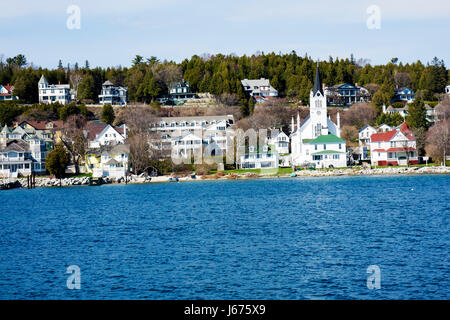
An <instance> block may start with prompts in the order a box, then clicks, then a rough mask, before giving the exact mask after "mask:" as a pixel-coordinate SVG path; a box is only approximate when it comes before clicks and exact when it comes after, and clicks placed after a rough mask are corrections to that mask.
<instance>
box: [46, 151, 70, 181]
mask: <svg viewBox="0 0 450 320" xmlns="http://www.w3.org/2000/svg"><path fill="white" fill-rule="evenodd" d="M69 161H70V157H69V154H68V153H67V151H66V150H65V149H64V147H63V146H61V145H57V146H56V147H55V149H53V150H52V151H50V152H49V154H48V155H47V158H45V168H46V169H47V170H48V172H50V174H51V175H54V176H55V177H56V178H57V179H61V178H62V177H64V174H65V171H66V168H67V165H68V164H69Z"/></svg>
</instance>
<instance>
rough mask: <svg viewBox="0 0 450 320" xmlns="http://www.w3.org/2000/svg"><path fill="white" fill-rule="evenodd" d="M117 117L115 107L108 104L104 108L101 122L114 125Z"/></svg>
mask: <svg viewBox="0 0 450 320" xmlns="http://www.w3.org/2000/svg"><path fill="white" fill-rule="evenodd" d="M115 118H116V116H115V114H114V109H113V107H112V106H111V105H110V104H109V103H108V104H105V105H104V106H103V108H102V113H101V115H100V120H101V121H103V122H104V123H107V124H111V125H112V124H113V122H114V120H115Z"/></svg>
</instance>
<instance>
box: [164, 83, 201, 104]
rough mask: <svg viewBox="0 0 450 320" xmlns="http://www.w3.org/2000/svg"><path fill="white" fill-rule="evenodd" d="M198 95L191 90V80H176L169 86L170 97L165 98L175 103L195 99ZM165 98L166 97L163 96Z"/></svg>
mask: <svg viewBox="0 0 450 320" xmlns="http://www.w3.org/2000/svg"><path fill="white" fill-rule="evenodd" d="M195 97H196V95H195V93H193V92H192V91H191V87H190V85H189V82H184V81H180V82H174V83H172V84H170V86H169V97H168V98H167V97H166V98H165V100H166V101H164V102H167V100H171V101H173V102H174V103H175V104H179V103H184V102H186V101H187V100H189V99H194V98H195ZM163 99H164V98H163Z"/></svg>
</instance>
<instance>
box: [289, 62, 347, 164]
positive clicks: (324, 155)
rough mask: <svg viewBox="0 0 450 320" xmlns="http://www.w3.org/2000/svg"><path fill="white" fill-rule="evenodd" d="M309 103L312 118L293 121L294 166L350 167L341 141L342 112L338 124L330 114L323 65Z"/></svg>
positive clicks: (317, 73)
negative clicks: (322, 79)
mask: <svg viewBox="0 0 450 320" xmlns="http://www.w3.org/2000/svg"><path fill="white" fill-rule="evenodd" d="M309 101H310V107H309V116H307V117H306V119H304V120H303V121H302V122H300V115H299V114H297V125H295V123H294V118H292V124H291V128H292V133H291V135H290V138H291V159H292V164H293V165H294V166H302V165H308V164H315V166H316V168H342V167H346V166H347V155H346V150H347V149H346V144H345V140H343V139H341V125H340V116H339V113H338V114H337V124H335V123H334V122H333V121H331V119H330V117H329V116H328V115H327V97H326V94H325V93H324V91H323V88H322V82H321V80H320V73H319V65H317V70H316V78H315V81H314V89H313V90H312V91H311V94H310V98H309Z"/></svg>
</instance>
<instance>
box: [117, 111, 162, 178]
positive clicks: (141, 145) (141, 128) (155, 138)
mask: <svg viewBox="0 0 450 320" xmlns="http://www.w3.org/2000/svg"><path fill="white" fill-rule="evenodd" d="M124 118H125V124H126V125H127V127H128V128H129V133H128V139H127V140H128V143H129V144H130V162H131V167H132V169H133V171H134V173H141V172H142V171H144V170H145V168H147V167H148V166H149V164H150V161H151V160H156V159H160V158H161V156H162V152H163V150H162V149H161V148H160V147H161V138H160V135H159V133H157V132H156V130H155V129H156V126H157V124H158V122H159V118H158V116H157V115H156V113H155V111H154V110H153V109H152V108H151V107H131V108H128V109H127V110H126V113H125V115H124Z"/></svg>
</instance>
